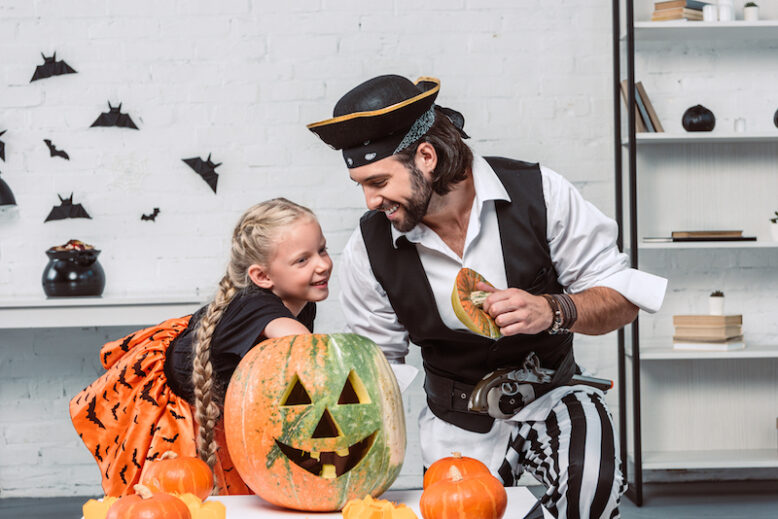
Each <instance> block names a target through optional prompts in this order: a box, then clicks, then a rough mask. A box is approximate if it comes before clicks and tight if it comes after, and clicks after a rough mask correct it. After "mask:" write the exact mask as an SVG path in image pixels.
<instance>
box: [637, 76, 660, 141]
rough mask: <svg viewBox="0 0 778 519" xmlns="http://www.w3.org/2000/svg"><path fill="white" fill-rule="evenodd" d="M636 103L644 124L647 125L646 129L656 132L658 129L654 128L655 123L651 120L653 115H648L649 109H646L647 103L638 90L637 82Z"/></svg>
mask: <svg viewBox="0 0 778 519" xmlns="http://www.w3.org/2000/svg"><path fill="white" fill-rule="evenodd" d="M635 104H636V105H638V111H639V112H640V117H641V119H643V124H645V125H646V130H647V131H649V132H651V133H654V132H656V129H655V128H654V123H653V122H651V117H649V116H648V110H646V105H645V103H643V98H642V97H640V91H639V90H638V84H637V83H635Z"/></svg>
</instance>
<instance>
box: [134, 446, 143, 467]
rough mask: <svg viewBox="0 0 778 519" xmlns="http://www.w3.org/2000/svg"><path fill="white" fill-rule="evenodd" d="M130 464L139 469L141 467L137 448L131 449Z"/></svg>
mask: <svg viewBox="0 0 778 519" xmlns="http://www.w3.org/2000/svg"><path fill="white" fill-rule="evenodd" d="M132 464H133V465H135V466H136V467H138V468H139V469H140V468H143V467H141V466H140V463H138V449H135V450H133V451H132Z"/></svg>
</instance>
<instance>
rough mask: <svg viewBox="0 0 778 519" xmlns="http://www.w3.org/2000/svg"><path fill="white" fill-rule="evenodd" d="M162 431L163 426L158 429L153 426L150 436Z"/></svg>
mask: <svg viewBox="0 0 778 519" xmlns="http://www.w3.org/2000/svg"><path fill="white" fill-rule="evenodd" d="M160 429H162V426H161V425H160V426H158V427H154V424H151V434H150V435H149V436H154V435H155V434H156V433H157V431H159V430H160Z"/></svg>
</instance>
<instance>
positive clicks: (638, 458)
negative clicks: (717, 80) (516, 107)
mask: <svg viewBox="0 0 778 519" xmlns="http://www.w3.org/2000/svg"><path fill="white" fill-rule="evenodd" d="M624 2H625V11H624V18H625V22H624V26H625V27H624V30H625V34H626V38H625V42H624V45H625V46H626V49H625V56H626V73H627V78H626V79H627V107H628V109H627V146H626V150H627V197H628V199H629V206H628V207H629V258H630V265H631V266H632V268H637V267H638V238H637V237H638V232H637V204H638V201H637V146H636V142H635V13H634V0H624ZM621 3H622V0H612V9H611V11H612V15H613V20H612V23H613V116H614V117H613V122H614V140H613V148H614V171H615V177H614V185H615V190H616V199H615V200H616V215H615V216H616V223H617V224H618V228H619V231H618V238H617V243H618V247H619V250H621V251H623V250H624V235H623V228H624V193H625V190H624V160H623V153H624V151H623V147H622V142H621V126H622V110H621V107H622V100H621V58H622V49H621V47H622V42H621V29H622V27H621V25H622V23H621ZM639 325H640V323H639V319H637V318H636V319H635V321H634V322H633V323H632V324H630V325H629V331H630V339H631V341H630V348H631V351H632V361H631V368H632V369H631V372H630V375H631V378H632V392H631V393H632V430H633V434H632V456H633V467H632V469H633V479H632V480H630V477H629V476H630V473H629V471H628V469H629V463H628V448H627V445H628V440H629V436H628V434H627V431H628V426H629V424H628V412H627V409H628V407H627V391H626V388H627V359H626V332H625V329H624V328H622V329H620V330H619V331H618V384H619V446H620V452H619V454H620V456H621V472H622V474H623V476H624V478H625V480H626V482H627V492H626V496H627V497H628V498H629V499H630V500H631V501H632V502H633V503H635V505H637V506H642V505H643V454H642V438H641V410H640V334H639Z"/></svg>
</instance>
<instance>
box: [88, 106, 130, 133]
mask: <svg viewBox="0 0 778 519" xmlns="http://www.w3.org/2000/svg"><path fill="white" fill-rule="evenodd" d="M121 109H122V104H121V103H119V106H111V102H110V101H108V111H107V112H103V113H101V114H100V116H99V117H98V118H97V119H95V122H93V123H92V126H90V128H94V127H95V126H119V127H120V128H132V129H133V130H137V129H138V127H137V126H135V123H134V122H132V119H130V116H129V115H127V114H123V113H122V112H121Z"/></svg>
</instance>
